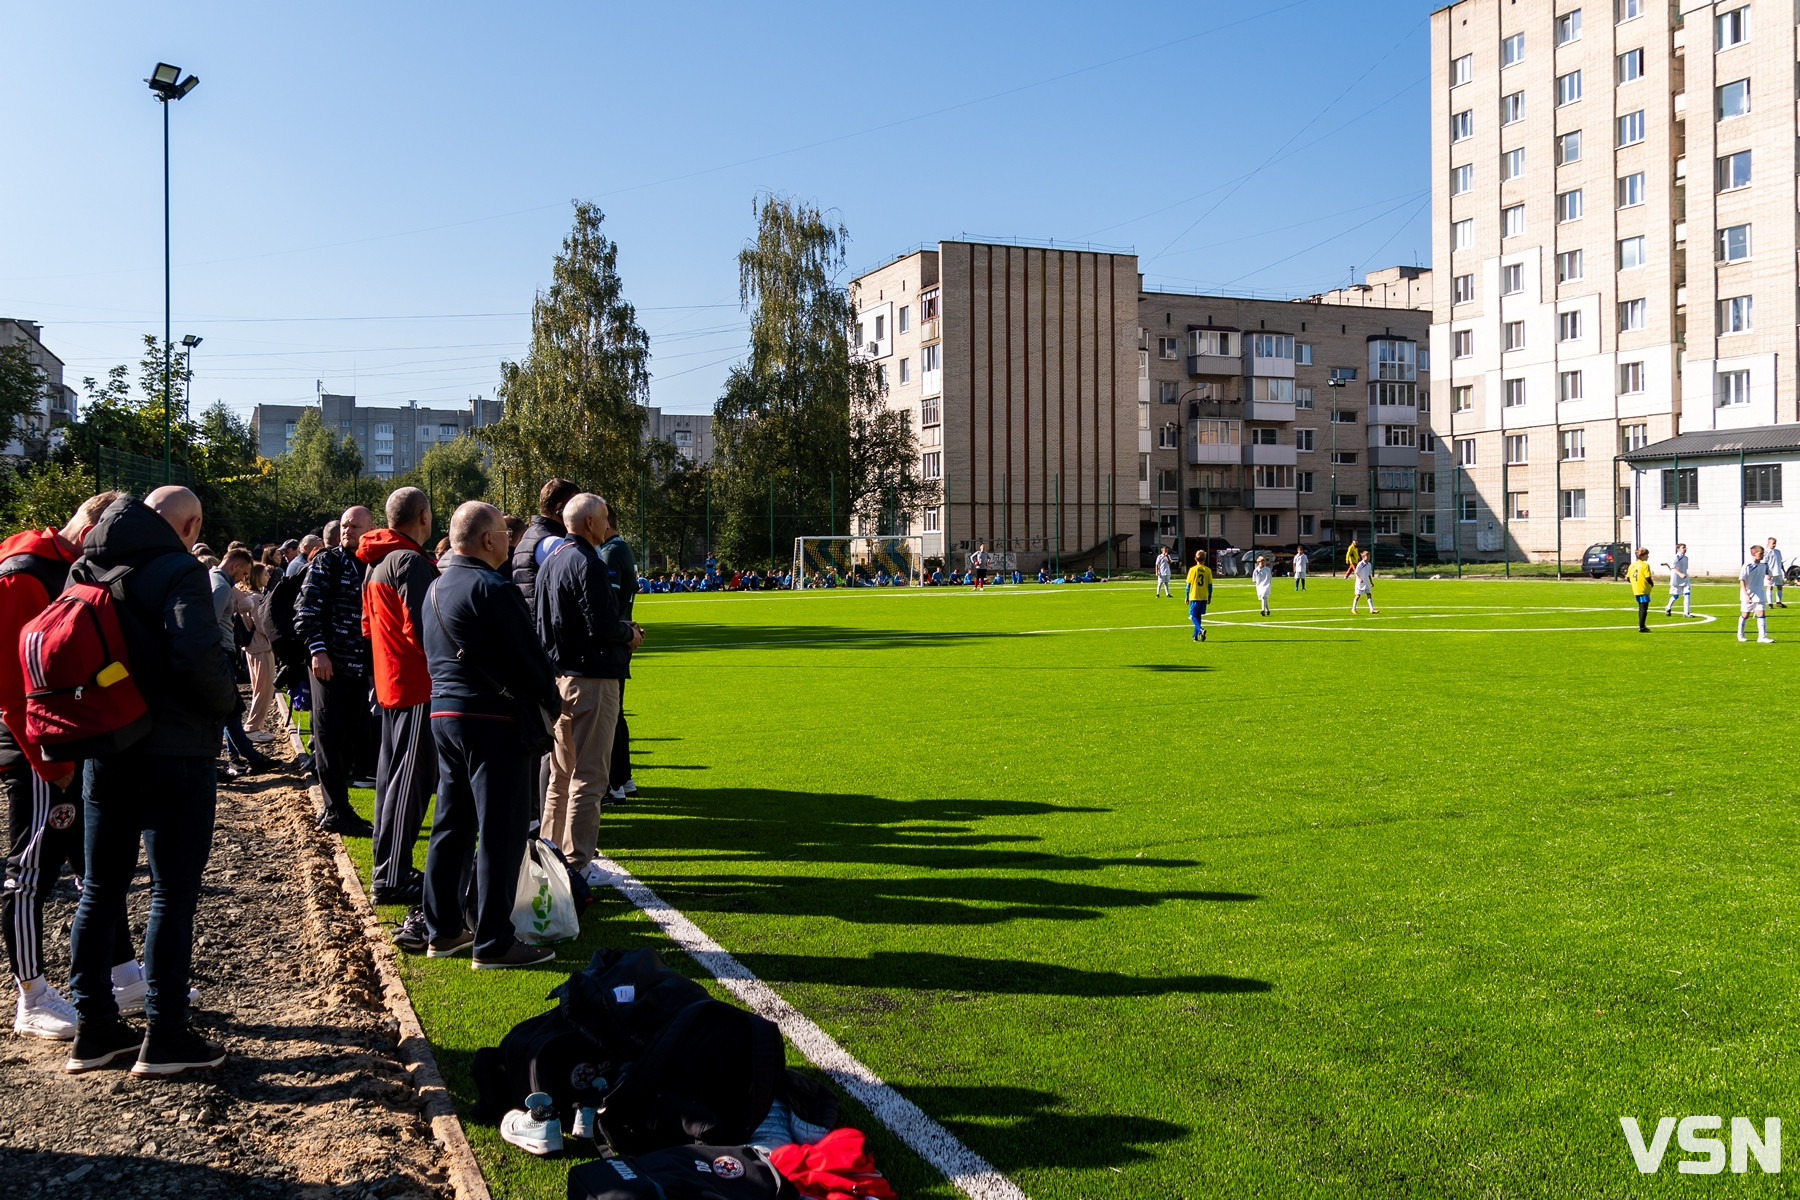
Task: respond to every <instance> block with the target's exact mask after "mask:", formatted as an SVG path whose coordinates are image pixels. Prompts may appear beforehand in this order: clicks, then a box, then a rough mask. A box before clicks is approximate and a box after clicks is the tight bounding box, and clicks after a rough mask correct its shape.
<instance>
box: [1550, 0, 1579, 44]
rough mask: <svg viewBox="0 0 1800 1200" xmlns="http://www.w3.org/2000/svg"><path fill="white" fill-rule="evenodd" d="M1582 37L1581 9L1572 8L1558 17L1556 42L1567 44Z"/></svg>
mask: <svg viewBox="0 0 1800 1200" xmlns="http://www.w3.org/2000/svg"><path fill="white" fill-rule="evenodd" d="M1580 39H1581V10H1580V9H1579V8H1575V9H1570V10H1569V11H1568V12H1566V13H1564V14H1563V15H1562V16H1560V17H1558V18H1556V44H1557V45H1559V46H1566V45H1568V44H1569V43H1570V42H1574V41H1579V40H1580Z"/></svg>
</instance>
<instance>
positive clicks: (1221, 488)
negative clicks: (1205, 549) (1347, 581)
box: [852, 242, 1436, 570]
mask: <svg viewBox="0 0 1800 1200" xmlns="http://www.w3.org/2000/svg"><path fill="white" fill-rule="evenodd" d="M1408 270H1414V269H1412V268H1408ZM1425 274H1426V273H1423V272H1421V273H1419V274H1418V275H1416V276H1415V277H1414V279H1413V281H1412V294H1413V295H1415V296H1416V295H1418V294H1419V289H1420V288H1423V287H1426V286H1428V285H1427V283H1426V281H1425V280H1424V275H1425ZM852 287H853V289H854V300H855V303H856V311H857V320H858V323H859V325H860V329H859V330H858V331H857V336H856V344H857V347H858V353H860V354H862V355H864V356H866V357H867V358H868V359H870V360H872V361H873V362H874V363H875V364H876V366H877V368H878V370H879V371H880V372H881V374H882V377H883V379H884V381H885V383H886V385H887V394H888V402H889V404H890V405H891V406H893V407H895V408H898V409H900V410H901V411H904V412H906V413H908V414H909V416H910V418H911V419H912V421H913V426H914V429H915V430H916V431H917V433H918V438H919V451H920V463H919V470H920V472H921V475H922V476H923V477H924V478H927V479H935V480H940V481H942V484H943V503H942V504H940V505H938V506H934V507H933V508H930V509H928V510H926V511H924V512H922V513H916V514H909V517H908V525H907V529H906V530H905V531H907V532H916V533H919V534H921V535H922V536H923V538H924V541H925V553H926V554H927V555H928V556H930V557H938V556H940V555H941V556H944V557H946V558H947V559H948V560H949V561H950V562H952V563H953V564H956V565H960V564H961V563H962V562H964V561H966V556H967V554H968V553H969V552H970V551H972V550H974V549H976V548H978V547H980V546H982V545H985V546H987V547H988V548H989V550H990V551H1002V550H1003V551H1004V552H1005V553H1008V554H1009V555H1011V556H1012V559H1013V561H1014V562H1015V564H1016V565H1017V566H1018V567H1019V568H1020V569H1022V570H1033V569H1035V568H1036V566H1037V565H1038V564H1039V563H1041V562H1045V561H1047V560H1059V561H1061V562H1062V563H1064V564H1065V565H1078V564H1082V563H1086V562H1096V563H1102V564H1104V563H1105V562H1107V561H1108V560H1109V559H1110V561H1111V562H1112V563H1113V564H1114V565H1115V566H1122V567H1132V566H1138V565H1141V564H1144V565H1147V562H1148V559H1149V558H1150V556H1153V555H1154V553H1155V547H1156V545H1157V544H1158V543H1159V542H1160V543H1161V544H1164V545H1168V546H1171V547H1176V548H1183V547H1185V545H1186V543H1187V540H1188V539H1191V538H1198V537H1200V536H1202V534H1203V532H1204V531H1207V530H1210V531H1211V533H1212V535H1213V536H1214V537H1222V538H1224V539H1226V541H1227V542H1229V543H1231V544H1233V545H1238V546H1243V547H1250V546H1258V545H1263V546H1291V545H1293V544H1294V543H1297V542H1302V541H1305V542H1317V541H1321V540H1325V539H1329V538H1330V537H1331V536H1332V534H1333V532H1334V531H1342V532H1343V533H1344V534H1345V536H1346V537H1347V536H1348V533H1349V530H1350V529H1351V528H1353V527H1354V528H1355V529H1356V530H1357V531H1358V532H1359V536H1363V537H1365V539H1366V537H1367V536H1368V534H1369V533H1370V532H1371V531H1373V532H1377V533H1379V534H1382V535H1387V536H1394V537H1399V536H1403V535H1408V536H1409V535H1410V534H1411V533H1412V531H1413V528H1414V526H1413V524H1412V510H1413V507H1414V499H1413V498H1414V496H1415V494H1416V493H1415V491H1414V489H1415V488H1416V487H1418V486H1420V483H1421V481H1419V480H1417V479H1415V477H1414V472H1415V469H1416V466H1417V460H1418V454H1419V448H1418V447H1419V441H1418V433H1417V426H1418V415H1417V414H1418V412H1419V411H1420V407H1421V404H1424V405H1426V406H1428V404H1429V395H1430V393H1429V388H1428V386H1427V384H1426V383H1425V382H1423V381H1424V380H1425V378H1426V377H1425V376H1424V375H1423V374H1421V370H1422V369H1423V368H1424V367H1425V366H1426V365H1427V364H1426V362H1425V359H1426V357H1427V356H1426V355H1425V354H1424V353H1423V352H1422V350H1423V348H1422V346H1421V341H1422V339H1424V338H1425V337H1426V335H1427V331H1428V327H1429V322H1430V314H1429V313H1428V312H1426V311H1424V310H1423V309H1419V308H1412V309H1404V308H1392V309H1383V308H1377V307H1371V306H1365V305H1363V304H1322V303H1319V302H1317V301H1312V300H1309V301H1302V302H1298V303H1290V302H1287V301H1279V300H1247V299H1239V298H1232V297H1209V296H1197V295H1180V294H1176V293H1167V292H1145V291H1143V290H1142V278H1141V276H1140V275H1139V274H1138V270H1137V258H1136V256H1135V255H1132V254H1125V253H1114V252H1104V251H1093V250H1074V249H1063V248H1057V247H1050V246H1025V245H1001V244H992V243H972V242H940V243H938V246H937V248H936V249H927V250H918V251H914V252H911V253H908V254H905V255H902V256H901V257H899V258H896V259H894V260H893V261H891V262H889V263H887V264H885V265H883V266H882V267H880V268H877V269H876V270H874V271H870V272H868V273H866V274H864V275H862V276H860V277H859V278H858V279H857V280H856V281H855V282H854V283H853V285H852ZM1333 380H1335V381H1336V382H1337V384H1338V385H1339V386H1337V387H1333V386H1331V385H1332V381H1333ZM1334 412H1335V415H1336V419H1335V420H1333V414H1334ZM1429 452H1430V451H1429V449H1428V450H1427V453H1429ZM1334 480H1335V483H1336V486H1335V487H1333V483H1334ZM1422 482H1423V485H1424V486H1431V484H1432V482H1433V481H1432V480H1431V479H1430V478H1429V477H1427V478H1425V479H1424V480H1423V481H1422ZM1422 508H1423V509H1424V513H1423V516H1422V518H1421V519H1422V521H1423V522H1424V524H1425V525H1426V526H1428V527H1429V528H1428V532H1435V521H1436V514H1435V509H1434V506H1433V505H1432V504H1431V503H1430V502H1427V503H1425V504H1424V505H1423V506H1422Z"/></svg>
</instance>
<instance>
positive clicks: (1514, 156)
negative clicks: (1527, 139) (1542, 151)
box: [1500, 147, 1525, 180]
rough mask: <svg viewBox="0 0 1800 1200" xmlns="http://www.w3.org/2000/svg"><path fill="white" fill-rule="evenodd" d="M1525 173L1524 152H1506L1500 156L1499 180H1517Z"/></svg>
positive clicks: (1522, 149)
mask: <svg viewBox="0 0 1800 1200" xmlns="http://www.w3.org/2000/svg"><path fill="white" fill-rule="evenodd" d="M1524 173H1525V150H1524V147H1520V148H1519V149H1517V150H1508V151H1507V152H1506V153H1505V154H1502V155H1501V156H1500V178H1501V179H1502V180H1507V179H1517V178H1518V177H1519V176H1521V175H1523V174H1524Z"/></svg>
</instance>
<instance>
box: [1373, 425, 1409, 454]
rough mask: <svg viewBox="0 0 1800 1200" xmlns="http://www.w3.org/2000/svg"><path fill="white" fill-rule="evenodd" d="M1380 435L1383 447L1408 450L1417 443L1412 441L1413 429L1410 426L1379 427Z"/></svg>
mask: <svg viewBox="0 0 1800 1200" xmlns="http://www.w3.org/2000/svg"><path fill="white" fill-rule="evenodd" d="M1381 433H1382V438H1381V444H1382V445H1384V446H1394V447H1398V448H1400V449H1410V448H1411V447H1413V446H1415V445H1417V442H1415V441H1414V439H1413V427H1412V426H1411V425H1383V426H1382V427H1381Z"/></svg>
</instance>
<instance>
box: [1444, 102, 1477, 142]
mask: <svg viewBox="0 0 1800 1200" xmlns="http://www.w3.org/2000/svg"><path fill="white" fill-rule="evenodd" d="M1474 136H1475V110H1474V109H1472V108H1465V109H1463V110H1462V111H1461V112H1459V113H1451V114H1450V140H1451V141H1453V142H1460V141H1462V140H1463V139H1465V138H1471V137H1474Z"/></svg>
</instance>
